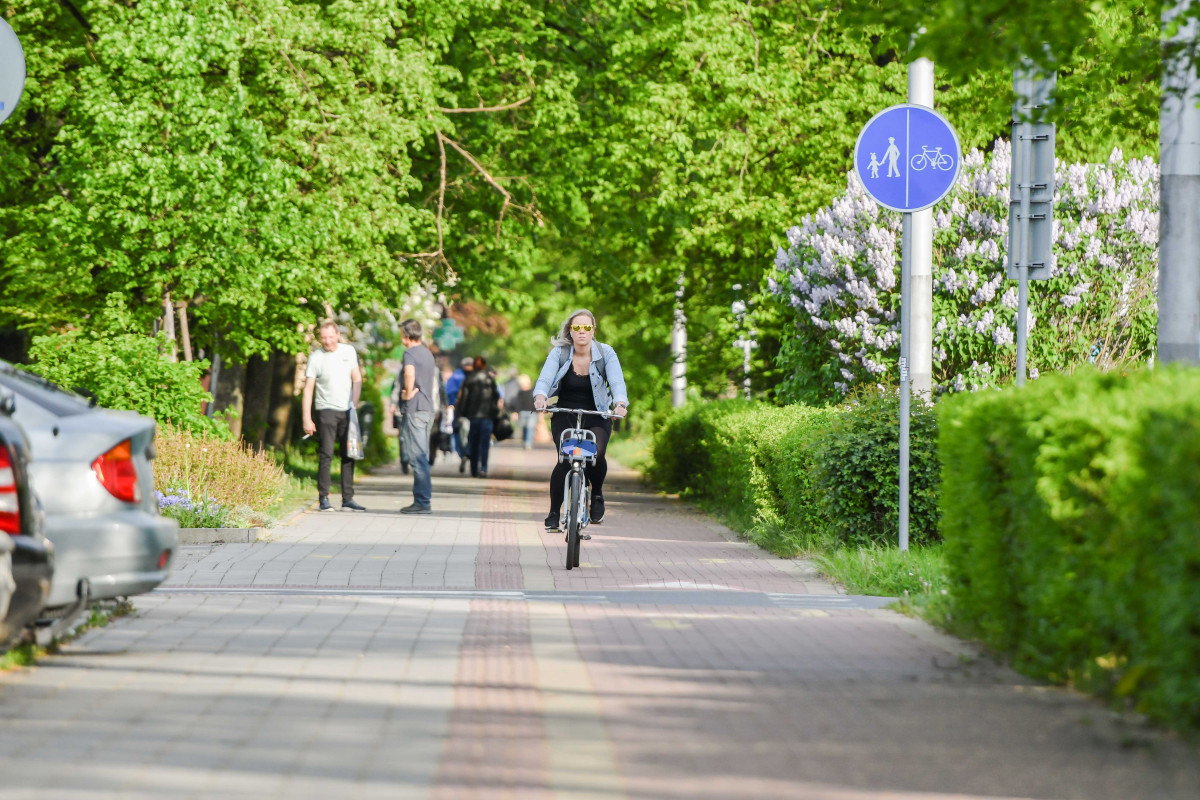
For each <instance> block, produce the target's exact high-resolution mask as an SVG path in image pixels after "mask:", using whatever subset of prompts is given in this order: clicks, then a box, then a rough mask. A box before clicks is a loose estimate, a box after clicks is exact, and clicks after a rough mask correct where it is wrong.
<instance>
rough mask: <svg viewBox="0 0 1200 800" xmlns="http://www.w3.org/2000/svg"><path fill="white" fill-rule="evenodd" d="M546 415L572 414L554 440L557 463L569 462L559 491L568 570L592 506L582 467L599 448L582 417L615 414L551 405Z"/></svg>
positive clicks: (576, 561) (591, 461)
mask: <svg viewBox="0 0 1200 800" xmlns="http://www.w3.org/2000/svg"><path fill="white" fill-rule="evenodd" d="M546 413H547V414H574V415H575V427H574V428H567V429H566V430H565V431H563V432H562V435H561V436H559V437H558V460H559V461H560V462H562V461H569V462H570V463H571V471H570V472H568V473H567V477H566V484H565V487H564V491H563V507H562V511H561V512H560V513H561V516H560V517H559V524H560V525H561V527H562V528H563V530H565V531H566V540H567V559H566V560H567V569H572V568H574V567H578V566H579V541H580V535H581V534H582V533H583V529H584V528H586V527H587V526H588V523H589V522H590V521H591V520H590V519H589V518H588V511H589V509H590V508H591V505H592V487H591V486H590V485H589V484H588V482H587V481H586V480H585V479H584V474H583V468H584V467H586V466H587V465H589V464H594V463H596V451H597V450H598V449H599V445H598V443H597V442H596V434H594V433H592V432H591V431H589V430H588V429H587V428H585V427H583V415H584V414H593V415H595V416H597V417H601V418H603V419H610V418H612V417H613V416H615V415H614V414H612V413H611V412H608V411H594V410H592V409H584V408H557V407H554V406H551V407H549V408H547V409H546Z"/></svg>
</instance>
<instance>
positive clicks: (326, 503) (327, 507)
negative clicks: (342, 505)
mask: <svg viewBox="0 0 1200 800" xmlns="http://www.w3.org/2000/svg"><path fill="white" fill-rule="evenodd" d="M317 510H318V511H333V506H331V505H330V504H329V498H328V497H322V498H321V505H320V507H318V508H317Z"/></svg>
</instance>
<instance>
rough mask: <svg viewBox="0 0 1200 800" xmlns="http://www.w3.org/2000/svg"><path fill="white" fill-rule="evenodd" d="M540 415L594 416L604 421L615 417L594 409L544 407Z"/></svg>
mask: <svg viewBox="0 0 1200 800" xmlns="http://www.w3.org/2000/svg"><path fill="white" fill-rule="evenodd" d="M541 413H543V414H595V415H596V416H597V417H604V418H605V419H610V418H612V417H615V416H616V414H614V413H612V412H611V411H596V410H595V409H587V408H559V407H558V406H546V407H545V408H544V409H542V412H541Z"/></svg>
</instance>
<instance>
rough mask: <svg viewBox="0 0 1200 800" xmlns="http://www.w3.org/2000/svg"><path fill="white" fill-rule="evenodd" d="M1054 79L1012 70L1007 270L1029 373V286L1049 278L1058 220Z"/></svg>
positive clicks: (1022, 373) (1021, 357)
mask: <svg viewBox="0 0 1200 800" xmlns="http://www.w3.org/2000/svg"><path fill="white" fill-rule="evenodd" d="M1054 86H1055V74H1054V73H1043V72H1041V71H1039V70H1038V69H1037V67H1036V66H1035V65H1034V64H1033V63H1032V62H1031V61H1029V60H1028V59H1025V60H1023V61H1022V63H1021V64H1020V65H1019V66H1018V67H1017V68H1016V69H1015V70H1013V94H1014V95H1015V100H1014V102H1013V135H1012V173H1011V176H1010V180H1011V183H1012V185H1011V187H1010V191H1009V212H1008V235H1009V240H1008V250H1009V252H1008V269H1007V274H1008V277H1009V278H1010V279H1012V278H1015V279H1016V280H1017V331H1016V333H1017V370H1016V376H1015V383H1016V385H1017V386H1024V385H1025V378H1026V374H1027V373H1028V372H1029V368H1028V359H1027V350H1028V341H1029V281H1031V280H1039V279H1043V278H1048V277H1050V261H1051V247H1052V246H1053V236H1052V232H1053V227H1052V226H1053V222H1054V220H1053V216H1054V124H1053V123H1048V122H1046V117H1045V111H1046V108H1047V107H1048V106H1049V105H1050V104H1051V103H1053V102H1054Z"/></svg>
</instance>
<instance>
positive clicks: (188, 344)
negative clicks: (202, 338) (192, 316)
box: [179, 302, 192, 361]
mask: <svg viewBox="0 0 1200 800" xmlns="http://www.w3.org/2000/svg"><path fill="white" fill-rule="evenodd" d="M179 335H180V337H181V339H182V340H183V360H184V361H191V360H192V335H191V334H190V333H188V318H187V303H186V302H184V303H180V304H179Z"/></svg>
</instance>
